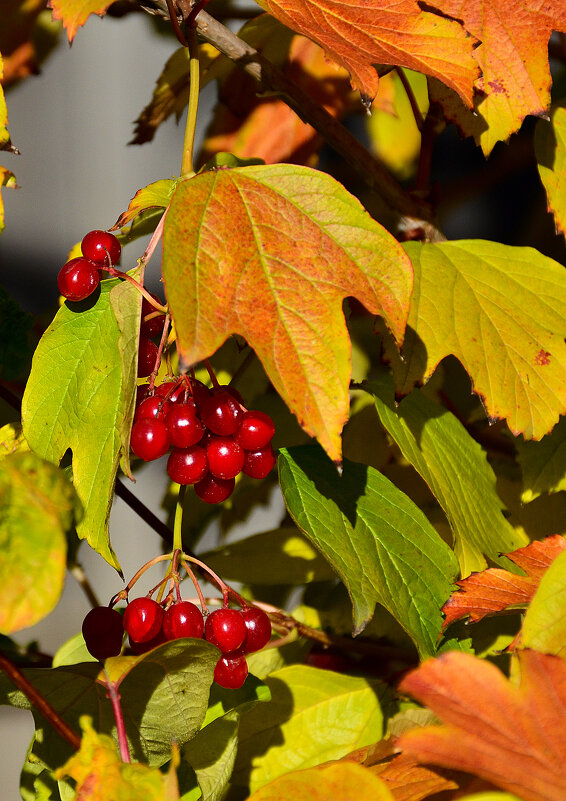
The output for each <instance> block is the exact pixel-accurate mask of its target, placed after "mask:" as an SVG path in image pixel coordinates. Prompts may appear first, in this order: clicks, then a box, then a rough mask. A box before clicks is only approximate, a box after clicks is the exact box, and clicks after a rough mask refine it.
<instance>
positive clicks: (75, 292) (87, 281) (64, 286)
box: [57, 257, 100, 301]
mask: <svg viewBox="0 0 566 801" xmlns="http://www.w3.org/2000/svg"><path fill="white" fill-rule="evenodd" d="M99 283H100V274H99V272H98V268H97V267H96V264H93V263H92V262H91V261H89V260H88V259H83V258H81V257H79V258H77V259H71V261H68V262H67V263H66V264H64V265H63V266H62V267H61V269H60V270H59V275H58V276H57V286H58V287H59V292H60V293H61V294H62V295H63V296H64V297H65V298H67V300H73V301H77V300H84V299H85V298H88V296H89V295H92V293H93V292H94V290H95V289H96V287H97V286H98V285H99Z"/></svg>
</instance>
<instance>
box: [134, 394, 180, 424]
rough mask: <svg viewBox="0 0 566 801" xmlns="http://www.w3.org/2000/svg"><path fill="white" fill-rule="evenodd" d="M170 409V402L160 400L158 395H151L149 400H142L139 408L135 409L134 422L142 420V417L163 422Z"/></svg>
mask: <svg viewBox="0 0 566 801" xmlns="http://www.w3.org/2000/svg"><path fill="white" fill-rule="evenodd" d="M170 408H171V403H170V401H166V400H165V399H164V398H160V397H159V395H151V396H150V397H149V398H144V400H142V402H141V403H140V404H139V406H137V407H136V411H135V414H134V420H142V419H143V418H144V417H153V418H155V419H156V420H162V421H163V422H165V420H166V418H167V412H168V411H169V409H170Z"/></svg>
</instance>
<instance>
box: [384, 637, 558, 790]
mask: <svg viewBox="0 0 566 801" xmlns="http://www.w3.org/2000/svg"><path fill="white" fill-rule="evenodd" d="M517 659H518V665H519V684H518V686H515V685H514V684H512V683H511V682H510V681H509V680H508V679H507V678H506V677H505V676H504V675H503V673H501V671H500V670H498V668H496V667H495V665H492V664H491V663H490V662H487V661H485V660H482V659H478V658H477V657H474V656H470V655H469V654H463V653H458V652H456V651H451V652H449V653H447V654H443V655H442V656H440V657H438V658H437V659H431V660H429V661H428V662H425V663H423V664H422V665H421V666H420V667H419V668H417V669H416V670H414V671H413V672H412V673H409V675H408V676H407V677H406V678H405V679H404V680H403V681H402V682H401V685H400V690H401V691H402V692H404V693H408V694H409V695H411V696H413V697H414V698H416V699H417V700H418V701H419V702H420V703H422V704H426V705H427V706H428V707H429V709H431V710H432V711H433V712H434V713H435V714H436V715H437V716H438V717H439V718H440V719H441V720H442V722H443V723H444V724H445V725H443V726H426V727H424V728H421V729H413V730H412V731H410V732H408V733H407V734H405V735H403V736H402V737H401V738H400V739H399V741H398V746H399V748H401V749H402V750H403V753H405V754H407V755H408V756H412V757H414V758H416V759H417V760H418V761H419V762H422V763H424V764H432V765H439V766H441V767H445V768H453V769H455V770H463V771H465V772H466V773H471V774H473V775H476V776H479V777H480V778H482V779H485V780H486V781H490V782H492V783H493V784H494V785H496V787H499V788H501V789H503V790H507V791H508V792H511V793H516V794H517V795H518V796H519V797H520V798H522V799H524V801H564V798H566V771H565V770H564V765H565V764H566V718H565V716H564V708H565V707H566V661H564V660H563V659H560V657H556V656H551V655H549V654H541V653H538V652H537V651H531V650H524V651H519V652H518V654H517Z"/></svg>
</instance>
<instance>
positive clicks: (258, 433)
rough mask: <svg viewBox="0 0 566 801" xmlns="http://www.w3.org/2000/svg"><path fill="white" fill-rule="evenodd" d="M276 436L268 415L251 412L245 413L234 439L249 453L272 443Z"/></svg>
mask: <svg viewBox="0 0 566 801" xmlns="http://www.w3.org/2000/svg"><path fill="white" fill-rule="evenodd" d="M274 434H275V426H274V425H273V420H272V419H271V417H270V416H269V415H268V414H265V412H259V411H249V412H245V413H244V415H243V417H242V423H241V425H240V428H239V429H238V430H237V432H236V434H235V435H234V439H235V440H236V441H237V442H239V443H240V445H241V446H242V448H245V449H246V450H247V451H258V450H260V448H265V446H266V445H268V444H269V443H270V442H271V440H272V438H273V435H274Z"/></svg>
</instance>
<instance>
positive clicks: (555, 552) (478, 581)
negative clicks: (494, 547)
mask: <svg viewBox="0 0 566 801" xmlns="http://www.w3.org/2000/svg"><path fill="white" fill-rule="evenodd" d="M565 549H566V540H565V539H564V537H560V536H559V535H555V536H553V537H547V539H546V540H544V542H531V544H530V545H527V546H525V547H524V548H519V549H518V550H516V551H513V552H512V553H507V554H505V556H507V557H508V558H509V559H510V560H511V561H512V562H514V563H515V564H516V565H518V567H520V568H522V569H523V570H524V571H525V573H526V574H527V575H526V576H517V575H515V574H514V573H510V572H509V571H508V570H500V569H499V568H489V569H488V570H483V571H482V572H481V573H474V574H472V575H471V576H468V578H465V579H462V581H457V582H456V584H457V585H458V587H459V588H460V589H459V590H457V591H456V592H454V593H453V594H452V595H451V596H450V598H449V599H448V601H446V603H445V604H444V606H443V607H442V611H443V612H444V614H445V615H446V620H445V621H444V624H443V627H446V626H448V625H450V623H453V622H454V621H455V620H460V619H461V618H463V617H466V616H469V619H470V623H477V622H478V621H479V620H482V619H483V618H484V617H485V616H486V615H490V614H494V613H495V612H502V611H504V610H505V609H511V608H515V607H526V606H528V605H529V603H530V602H531V600H532V598H533V596H534V594H535V592H536V591H537V588H538V586H539V584H540V581H541V578H542V577H543V576H544V574H545V573H546V571H547V570H548V568H549V567H550V565H551V564H552V563H553V562H554V560H555V559H556V558H557V557H558V556H559V555H560V554H561V553H562V551H564V550H565Z"/></svg>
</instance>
